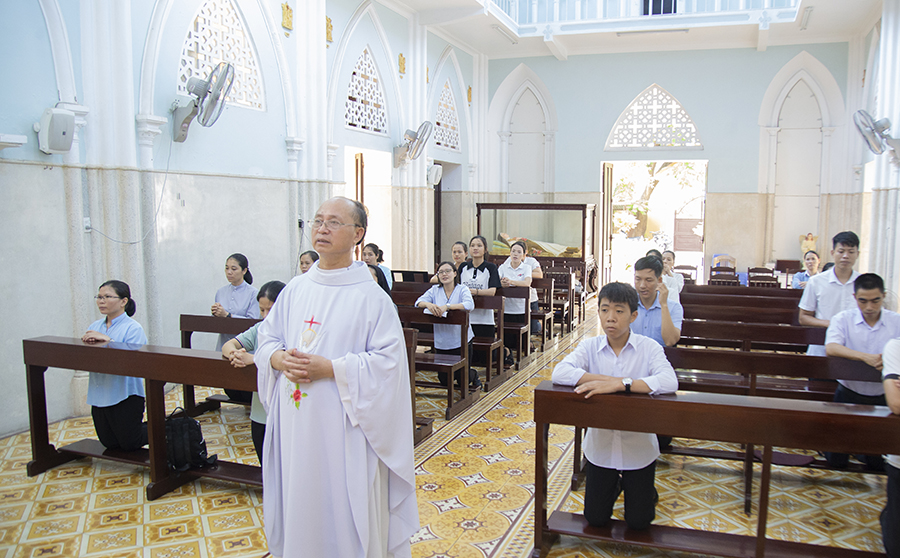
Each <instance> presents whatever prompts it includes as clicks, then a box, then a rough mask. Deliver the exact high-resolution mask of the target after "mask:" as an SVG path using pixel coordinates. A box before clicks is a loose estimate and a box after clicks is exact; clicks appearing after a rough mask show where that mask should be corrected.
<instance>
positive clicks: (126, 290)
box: [97, 279, 137, 317]
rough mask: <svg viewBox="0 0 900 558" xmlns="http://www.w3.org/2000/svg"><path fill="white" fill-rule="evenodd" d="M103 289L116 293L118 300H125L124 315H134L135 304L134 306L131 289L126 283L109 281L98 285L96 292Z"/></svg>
mask: <svg viewBox="0 0 900 558" xmlns="http://www.w3.org/2000/svg"><path fill="white" fill-rule="evenodd" d="M103 287H109V288H110V289H112V290H113V291H114V292H115V293H116V296H117V297H119V298H127V299H128V302H126V303H125V313H126V314H128V316H129V317H131V316H134V313H135V311H136V310H137V304H135V302H134V299H133V298H131V287H129V286H128V283H126V282H124V281H119V280H116V279H110V280H109V281H107V282H106V283H103V284H102V285H100V287H99V288H98V289H97V290H100V289H102V288H103Z"/></svg>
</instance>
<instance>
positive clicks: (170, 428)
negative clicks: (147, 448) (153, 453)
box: [166, 407, 217, 472]
mask: <svg viewBox="0 0 900 558" xmlns="http://www.w3.org/2000/svg"><path fill="white" fill-rule="evenodd" d="M178 411H181V414H180V415H179V416H173V415H175V413H177V412H178ZM216 459H217V456H216V455H211V456H207V455H206V442H205V441H203V431H202V430H201V429H200V423H199V422H197V421H196V420H194V419H193V418H191V417H189V416H187V414H186V413H185V412H184V409H182V408H181V407H178V408H177V409H175V410H174V411H172V414H171V415H169V416H168V417H166V461H168V463H169V467H170V468H171V469H174V470H175V471H179V472H181V471H187V470H188V469H191V468H196V467H209V466H210V465H214V464H215V463H216Z"/></svg>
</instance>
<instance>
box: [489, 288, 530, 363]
mask: <svg viewBox="0 0 900 558" xmlns="http://www.w3.org/2000/svg"><path fill="white" fill-rule="evenodd" d="M497 296H502V297H504V298H510V299H511V298H517V299H520V300H523V301H524V303H525V321H524V322H522V323H516V322H510V321H508V320H507V321H505V322H504V326H503V329H502V330H501V331H502V332H503V335H501V337H504V338H505V336H506V335H510V336H513V337H515V339H516V344H515V354H516V356H515V365H514V368H515V369H516V370H521V369H522V368H524V367H525V366H527V365H528V362H529V360H530V357H531V305H530V304H529V303H528V300H529V298H531V289H529V288H528V287H501V288H499V289H497ZM508 348H509V350H510V351H512V350H513V347H508Z"/></svg>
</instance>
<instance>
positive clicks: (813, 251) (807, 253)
mask: <svg viewBox="0 0 900 558" xmlns="http://www.w3.org/2000/svg"><path fill="white" fill-rule="evenodd" d="M810 254H815V255H816V257H817V258H818V257H819V253H818V252H816V251H815V250H807V251H806V253H805V254H803V259H806V256H808V255H810Z"/></svg>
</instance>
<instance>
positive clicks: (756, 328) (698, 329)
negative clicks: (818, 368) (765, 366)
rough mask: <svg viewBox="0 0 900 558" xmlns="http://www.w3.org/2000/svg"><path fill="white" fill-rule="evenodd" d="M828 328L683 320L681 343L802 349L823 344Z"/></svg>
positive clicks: (685, 344)
mask: <svg viewBox="0 0 900 558" xmlns="http://www.w3.org/2000/svg"><path fill="white" fill-rule="evenodd" d="M825 331H826V328H823V327H808V326H789V325H785V324H747V323H737V322H720V321H712V320H684V322H682V324H681V339H680V340H679V341H678V346H682V347H687V346H703V347H728V348H735V349H740V350H742V351H751V350H758V351H784V352H794V353H803V352H806V349H807V347H808V346H809V345H824V344H825Z"/></svg>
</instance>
